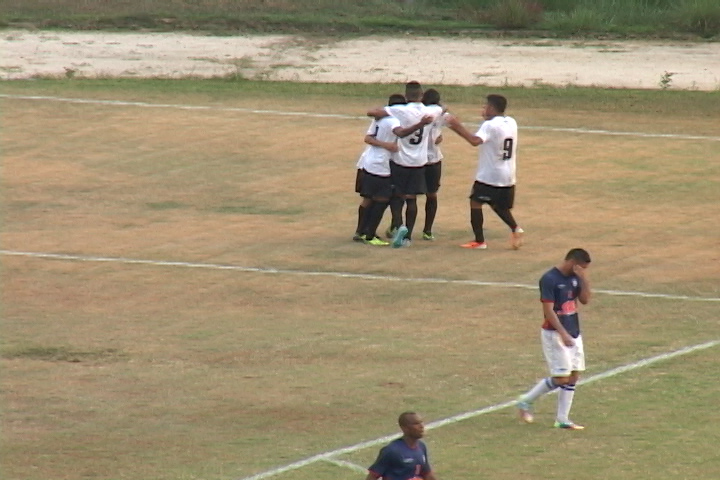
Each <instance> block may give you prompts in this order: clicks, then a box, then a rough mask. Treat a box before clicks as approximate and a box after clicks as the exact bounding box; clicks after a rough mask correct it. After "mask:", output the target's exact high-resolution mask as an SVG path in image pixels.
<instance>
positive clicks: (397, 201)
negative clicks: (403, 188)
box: [390, 197, 405, 228]
mask: <svg viewBox="0 0 720 480" xmlns="http://www.w3.org/2000/svg"><path fill="white" fill-rule="evenodd" d="M404 204H405V199H404V198H401V197H392V198H391V199H390V214H391V215H392V222H391V223H390V228H398V227H399V226H400V225H402V223H403V221H402V208H403V205H404Z"/></svg>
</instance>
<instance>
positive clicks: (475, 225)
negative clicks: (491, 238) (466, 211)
mask: <svg viewBox="0 0 720 480" xmlns="http://www.w3.org/2000/svg"><path fill="white" fill-rule="evenodd" d="M483 220H484V219H483V212H482V208H471V209H470V225H472V229H473V232H474V233H475V241H476V242H479V243H483V242H484V241H485V235H484V234H483Z"/></svg>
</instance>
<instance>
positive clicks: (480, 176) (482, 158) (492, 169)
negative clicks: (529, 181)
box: [475, 115, 518, 187]
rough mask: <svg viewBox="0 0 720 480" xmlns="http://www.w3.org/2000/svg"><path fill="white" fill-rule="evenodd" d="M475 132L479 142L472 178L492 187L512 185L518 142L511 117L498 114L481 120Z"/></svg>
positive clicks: (515, 125)
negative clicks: (476, 164) (480, 140)
mask: <svg viewBox="0 0 720 480" xmlns="http://www.w3.org/2000/svg"><path fill="white" fill-rule="evenodd" d="M475 135H476V136H478V137H480V138H481V139H482V141H483V143H482V146H481V147H480V152H479V154H478V167H477V173H476V174H475V180H477V181H478V182H481V183H486V184H488V185H494V186H496V187H511V186H513V185H515V180H516V179H515V168H516V163H515V162H516V160H517V142H518V132H517V123H516V122H515V119H514V118H512V117H507V116H502V115H498V116H496V117H493V118H491V119H490V120H486V121H484V122H483V123H482V125H480V129H479V130H478V131H477V133H476V134H475Z"/></svg>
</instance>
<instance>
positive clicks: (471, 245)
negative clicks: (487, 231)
mask: <svg viewBox="0 0 720 480" xmlns="http://www.w3.org/2000/svg"><path fill="white" fill-rule="evenodd" d="M460 246H461V247H462V248H475V249H478V250H485V249H486V248H487V243H485V242H476V241H474V240H473V241H472V242H468V243H463V244H462V245H460Z"/></svg>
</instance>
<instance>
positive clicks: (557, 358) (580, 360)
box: [540, 329, 585, 377]
mask: <svg viewBox="0 0 720 480" xmlns="http://www.w3.org/2000/svg"><path fill="white" fill-rule="evenodd" d="M540 335H541V339H542V349H543V354H544V355H545V361H546V362H547V366H548V369H549V370H550V376H552V377H567V376H569V375H570V374H571V373H572V372H582V371H584V370H585V349H584V348H583V341H582V335H580V336H578V337H577V338H576V339H575V345H574V346H572V347H566V346H565V344H564V343H563V341H562V339H561V338H560V334H559V333H558V332H557V331H556V330H546V329H542V332H541V334H540Z"/></svg>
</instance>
